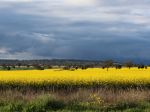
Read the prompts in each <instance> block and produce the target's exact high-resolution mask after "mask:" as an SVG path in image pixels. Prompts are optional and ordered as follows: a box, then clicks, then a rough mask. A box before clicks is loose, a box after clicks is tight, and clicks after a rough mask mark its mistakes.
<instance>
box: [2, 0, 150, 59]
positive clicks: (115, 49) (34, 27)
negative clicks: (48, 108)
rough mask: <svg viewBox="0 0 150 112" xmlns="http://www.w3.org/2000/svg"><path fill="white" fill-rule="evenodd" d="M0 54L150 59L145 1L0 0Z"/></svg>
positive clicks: (149, 8)
mask: <svg viewBox="0 0 150 112" xmlns="http://www.w3.org/2000/svg"><path fill="white" fill-rule="evenodd" d="M0 58H7V59H37V58H40V59H43V58H44V59H53V58H69V59H70V58H71V59H118V60H127V59H134V60H150V0H0Z"/></svg>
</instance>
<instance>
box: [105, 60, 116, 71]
mask: <svg viewBox="0 0 150 112" xmlns="http://www.w3.org/2000/svg"><path fill="white" fill-rule="evenodd" d="M113 64H114V62H113V60H106V61H104V62H103V66H104V67H105V68H107V71H108V69H109V67H112V66H113Z"/></svg>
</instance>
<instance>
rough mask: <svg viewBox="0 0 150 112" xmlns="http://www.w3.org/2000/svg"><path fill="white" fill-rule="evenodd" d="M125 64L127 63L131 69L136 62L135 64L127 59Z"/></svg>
mask: <svg viewBox="0 0 150 112" xmlns="http://www.w3.org/2000/svg"><path fill="white" fill-rule="evenodd" d="M124 65H125V66H126V67H128V68H129V69H130V68H131V67H133V66H134V64H133V62H132V61H127V62H125V63H124Z"/></svg>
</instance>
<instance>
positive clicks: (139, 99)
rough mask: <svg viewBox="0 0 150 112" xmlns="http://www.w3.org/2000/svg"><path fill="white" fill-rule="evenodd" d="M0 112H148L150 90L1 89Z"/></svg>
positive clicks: (149, 107)
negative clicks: (24, 90)
mask: <svg viewBox="0 0 150 112" xmlns="http://www.w3.org/2000/svg"><path fill="white" fill-rule="evenodd" d="M0 94H1V96H0V112H53V111H54V112H55V111H56V112H101V111H102V112H108V111H111V112H122V111H123V112H144V111H145V112H147V111H149V110H150V97H149V96H150V90H136V89H129V90H117V91H116V90H114V89H104V88H102V89H99V90H97V91H95V90H88V89H80V90H78V91H72V92H66V91H65V90H64V91H62V90H60V91H55V92H52V91H41V90H39V91H33V90H28V91H26V92H25V93H24V92H22V91H18V90H5V91H3V90H0Z"/></svg>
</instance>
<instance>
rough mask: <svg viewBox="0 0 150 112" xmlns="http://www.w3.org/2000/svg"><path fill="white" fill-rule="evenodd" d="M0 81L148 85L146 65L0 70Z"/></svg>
mask: <svg viewBox="0 0 150 112" xmlns="http://www.w3.org/2000/svg"><path fill="white" fill-rule="evenodd" d="M0 85H1V86H4V85H7V86H8V85H9V86H13V87H14V85H15V86H17V85H18V86H21V85H22V86H23V85H28V86H36V87H38V86H39V87H44V86H56V87H67V86H78V87H82V86H85V87H91V86H118V87H125V86H147V87H149V85H150V68H147V69H138V68H131V69H129V68H122V69H115V68H109V70H108V71H107V70H106V69H101V68H89V69H86V70H81V69H78V70H72V71H71V70H61V69H47V70H24V71H0Z"/></svg>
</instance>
